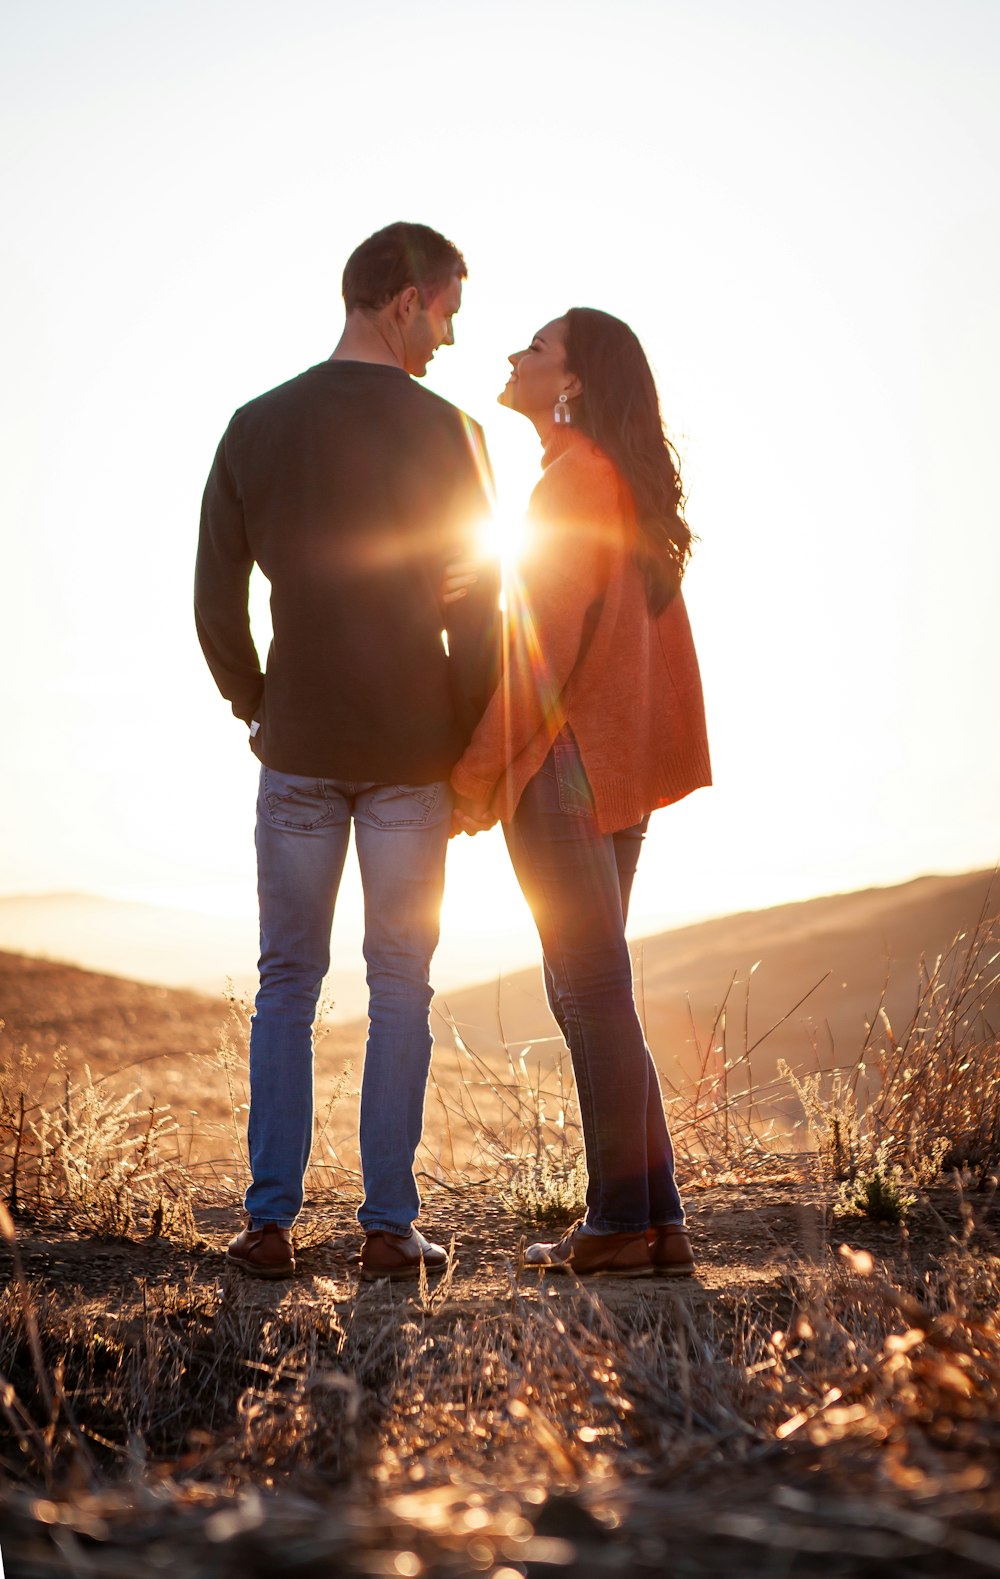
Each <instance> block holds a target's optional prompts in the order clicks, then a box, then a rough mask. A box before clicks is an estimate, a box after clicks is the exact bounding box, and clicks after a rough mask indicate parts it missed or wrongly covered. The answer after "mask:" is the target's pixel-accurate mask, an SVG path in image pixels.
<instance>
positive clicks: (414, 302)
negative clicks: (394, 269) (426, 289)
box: [395, 285, 423, 324]
mask: <svg viewBox="0 0 1000 1579" xmlns="http://www.w3.org/2000/svg"><path fill="white" fill-rule="evenodd" d="M395 305H396V317H397V318H398V319H399V321H400V323H402V324H409V323H412V322H413V320H414V318H415V317H416V315H417V313H418V312H419V311H420V309H421V307H422V306H423V302H422V301H421V299H420V292H419V290H418V289H417V287H416V286H415V285H407V286H405V287H404V289H403V290H401V291H400V293H399V295H398V296H397V297H396V303H395Z"/></svg>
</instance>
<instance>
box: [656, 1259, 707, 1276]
mask: <svg viewBox="0 0 1000 1579" xmlns="http://www.w3.org/2000/svg"><path fill="white" fill-rule="evenodd" d="M696 1270H697V1269H696V1267H695V1265H694V1262H692V1263H691V1265H690V1266H655V1267H654V1268H653V1271H654V1272H655V1273H656V1275H657V1277H694V1274H695V1271H696Z"/></svg>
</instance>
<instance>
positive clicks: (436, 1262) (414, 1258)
mask: <svg viewBox="0 0 1000 1579" xmlns="http://www.w3.org/2000/svg"><path fill="white" fill-rule="evenodd" d="M421 1261H422V1262H423V1263H424V1267H425V1268H426V1270H427V1271H428V1272H443V1271H444V1269H445V1267H446V1266H447V1265H448V1252H447V1250H445V1249H444V1248H443V1246H441V1245H432V1244H431V1242H430V1240H429V1239H425V1238H424V1236H423V1234H421V1233H419V1232H418V1231H417V1229H416V1228H411V1229H410V1231H409V1233H408V1234H406V1235H405V1236H404V1235H401V1234H387V1233H383V1232H382V1231H381V1229H376V1230H375V1231H374V1232H373V1233H370V1234H365V1242H364V1244H363V1245H362V1246H361V1276H362V1277H363V1278H364V1279H365V1280H366V1281H367V1282H369V1283H371V1282H374V1281H375V1279H376V1278H380V1277H391V1278H413V1277H419V1276H420V1263H421Z"/></svg>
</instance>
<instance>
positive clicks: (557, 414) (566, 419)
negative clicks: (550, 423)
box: [552, 390, 572, 428]
mask: <svg viewBox="0 0 1000 1579" xmlns="http://www.w3.org/2000/svg"><path fill="white" fill-rule="evenodd" d="M552 417H553V420H554V421H555V422H557V423H560V424H561V425H562V426H564V427H567V428H568V427H569V426H570V424H571V420H572V419H571V417H570V414H569V396H568V395H567V393H566V391H565V390H563V392H562V394H561V395H560V396H559V401H558V403H557V405H556V409H555V410H554V411H553V413H552Z"/></svg>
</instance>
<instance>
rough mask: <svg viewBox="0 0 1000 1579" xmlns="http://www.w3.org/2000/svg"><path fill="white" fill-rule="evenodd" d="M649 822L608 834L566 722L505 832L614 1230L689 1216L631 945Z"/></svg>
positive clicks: (604, 1212) (596, 1196)
mask: <svg viewBox="0 0 1000 1579" xmlns="http://www.w3.org/2000/svg"><path fill="white" fill-rule="evenodd" d="M646 822H648V818H646V819H645V820H644V821H643V822H641V823H639V824H638V825H637V826H636V827H634V828H627V829H625V830H623V832H621V833H616V834H602V833H601V832H600V831H599V830H598V827H597V822H596V818H595V816H594V807H593V798H592V796H591V792H590V785H589V784H588V782H587V776H586V773H585V772H584V768H583V763H582V761H581V760H580V754H579V752H578V750H577V747H576V742H575V741H574V739H573V737H572V735H571V734H570V733H569V731H568V730H564V731H563V733H562V734H561V735H560V736H559V737H558V739H557V740H556V742H555V744H554V746H553V748H552V751H551V752H550V753H549V755H548V757H547V758H546V760H545V762H544V764H543V765H542V767H541V769H540V770H539V772H538V773H537V774H536V775H535V777H534V778H533V779H532V780H531V781H530V783H529V784H528V785H527V787H526V789H525V791H524V794H523V795H522V797H521V800H520V802H519V803H518V807H517V810H516V812H515V813H514V817H513V820H512V821H511V822H510V823H509V824H507V825H506V827H505V830H504V831H505V834H506V838H507V848H508V849H509V851H510V857H511V861H512V863H513V866H514V871H515V872H516V874H517V880H518V882H519V883H520V885H521V891H522V893H523V894H524V897H525V899H526V900H527V901H528V904H529V905H530V907H531V913H532V915H533V916H534V918H535V925H536V926H537V928H538V935H539V937H540V938H541V942H542V955H543V961H544V968H545V987H546V992H547V994H548V999H549V1005H550V1007H551V1009H552V1013H553V1014H554V1015H555V1018H556V1022H557V1024H558V1025H559V1028H560V1030H561V1031H562V1033H563V1036H564V1037H565V1038H566V1042H567V1045H568V1047H569V1050H570V1055H571V1057H572V1060H573V1073H574V1075H575V1076H576V1087H577V1093H578V1095H579V1099H580V1113H581V1117H582V1120H583V1136H584V1144H585V1146H586V1154H587V1172H588V1174H589V1185H588V1188H587V1226H588V1227H589V1228H593V1229H595V1230H596V1231H598V1232H602V1233H634V1232H638V1231H640V1230H641V1229H644V1228H646V1227H647V1226H648V1225H649V1224H651V1223H683V1221H684V1210H683V1208H682V1206H681V1202H680V1196H679V1195H678V1193H677V1186H676V1184H675V1183H674V1153H673V1147H672V1146H671V1144H670V1133H669V1131H668V1129H667V1122H666V1119H665V1117H664V1114H663V1100H662V1097H661V1095H660V1084H659V1080H658V1079H657V1075H656V1070H655V1068H654V1066H653V1060H652V1058H651V1057H650V1055H649V1049H648V1048H647V1046H646V1042H645V1038H644V1036H643V1034H642V1026H641V1025H640V1023H639V1016H638V1015H637V1013H636V1009H635V1000H634V998H633V996H632V961H631V958H630V956H629V951H628V945H627V944H626V942H625V916H626V914H627V911H628V901H629V895H630V893H631V890H632V879H633V878H634V876H635V869H636V865H637V862H638V859H639V849H640V846H641V844H642V837H643V834H644V833H645V829H646Z"/></svg>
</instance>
